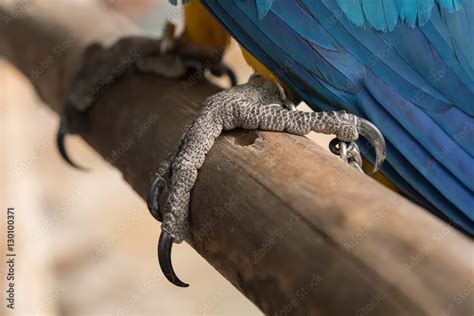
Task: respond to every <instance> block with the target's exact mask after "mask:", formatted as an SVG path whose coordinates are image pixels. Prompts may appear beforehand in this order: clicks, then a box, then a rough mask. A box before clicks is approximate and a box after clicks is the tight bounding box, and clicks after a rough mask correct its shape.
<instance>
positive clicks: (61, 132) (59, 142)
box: [56, 124, 87, 171]
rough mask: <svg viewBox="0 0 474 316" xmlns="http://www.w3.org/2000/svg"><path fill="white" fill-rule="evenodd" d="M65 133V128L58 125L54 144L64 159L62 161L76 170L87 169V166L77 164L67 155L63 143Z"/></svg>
mask: <svg viewBox="0 0 474 316" xmlns="http://www.w3.org/2000/svg"><path fill="white" fill-rule="evenodd" d="M61 125H63V124H61ZM66 135H67V133H66V132H65V129H64V128H63V127H61V126H60V127H59V129H58V132H57V134H56V145H57V147H58V150H59V154H60V155H61V157H62V158H63V159H64V161H66V162H67V163H68V165H70V166H71V167H73V168H75V169H78V170H82V171H87V168H84V167H81V166H79V165H78V164H76V163H75V162H74V161H72V160H71V158H69V155H68V154H67V151H66V146H65V143H64V139H65V138H66Z"/></svg>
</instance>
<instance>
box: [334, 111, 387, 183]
mask: <svg viewBox="0 0 474 316" xmlns="http://www.w3.org/2000/svg"><path fill="white" fill-rule="evenodd" d="M357 132H358V134H359V136H363V137H364V138H365V139H366V140H367V141H368V142H369V144H370V145H371V146H372V148H373V149H374V151H375V164H374V166H373V168H372V170H371V171H370V172H369V174H374V173H376V172H377V171H378V170H379V169H380V167H381V166H382V164H383V162H384V160H385V157H386V145H385V139H384V137H383V135H382V133H381V132H380V131H379V129H378V128H377V127H376V126H375V125H374V124H372V123H371V122H369V121H368V120H366V119H363V118H357ZM329 149H330V151H331V152H332V153H333V154H335V155H338V156H339V157H340V158H341V159H342V160H343V161H345V162H347V163H348V164H350V165H351V166H353V167H354V168H356V169H357V170H359V171H361V172H363V170H362V157H361V155H360V151H359V147H358V146H357V144H356V143H355V142H354V141H352V142H345V141H342V140H340V139H338V138H334V139H333V140H332V141H331V142H330V143H329Z"/></svg>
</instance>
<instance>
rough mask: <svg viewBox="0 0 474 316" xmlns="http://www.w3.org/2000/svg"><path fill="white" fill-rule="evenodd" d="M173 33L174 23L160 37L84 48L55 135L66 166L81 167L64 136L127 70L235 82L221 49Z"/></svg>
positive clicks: (79, 126)
mask: <svg viewBox="0 0 474 316" xmlns="http://www.w3.org/2000/svg"><path fill="white" fill-rule="evenodd" d="M174 32H175V27H174V25H173V24H171V23H168V24H166V27H165V31H164V35H163V38H162V39H161V40H158V39H153V38H148V37H140V36H132V37H125V38H122V39H120V40H119V41H117V42H116V43H115V44H113V45H112V46H110V47H108V48H104V47H103V46H101V45H99V44H93V45H91V46H90V47H89V48H88V49H87V51H86V53H85V55H84V66H83V68H82V69H81V70H80V72H79V73H78V75H77V76H76V79H75V81H74V83H73V88H72V91H71V92H70V94H69V96H68V99H67V100H66V103H65V106H64V108H63V112H62V114H61V117H60V126H59V129H58V132H57V135H56V142H57V147H58V150H59V152H60V154H61V156H62V157H63V159H64V160H65V161H66V162H67V163H68V164H69V165H71V166H73V167H75V168H79V169H83V168H82V167H80V166H79V165H77V164H76V163H75V162H73V161H72V160H71V159H70V157H69V155H68V154H67V151H66V147H65V137H66V135H67V134H77V133H81V132H84V131H85V130H86V129H87V124H86V122H87V120H86V117H87V112H88V110H89V109H90V108H91V107H92V106H93V104H94V102H95V101H96V100H97V99H98V98H99V97H100V96H101V95H102V94H103V93H104V91H105V90H106V89H107V88H108V87H110V86H111V85H113V84H114V83H115V82H116V81H117V80H119V79H120V78H121V77H122V76H123V75H124V74H125V73H127V72H129V71H133V70H137V71H138V72H141V73H151V74H155V75H159V76H163V77H166V78H181V77H184V76H186V75H189V74H191V73H194V72H204V71H206V70H208V71H210V72H211V74H213V75H215V76H228V78H229V81H230V84H231V85H235V84H236V77H235V75H234V73H233V71H232V70H231V69H230V68H228V67H227V66H226V65H224V64H223V63H222V62H221V58H222V53H223V50H219V49H214V50H211V49H207V48H205V47H200V46H197V45H194V44H192V43H189V42H187V41H186V40H184V39H182V38H175V34H174Z"/></svg>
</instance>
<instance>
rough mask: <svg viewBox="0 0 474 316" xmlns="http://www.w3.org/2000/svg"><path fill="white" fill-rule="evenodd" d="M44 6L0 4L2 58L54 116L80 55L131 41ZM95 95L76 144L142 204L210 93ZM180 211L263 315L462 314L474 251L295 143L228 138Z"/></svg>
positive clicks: (260, 136) (124, 30)
mask: <svg viewBox="0 0 474 316" xmlns="http://www.w3.org/2000/svg"><path fill="white" fill-rule="evenodd" d="M45 2H46V3H43V4H28V5H25V7H24V8H22V9H18V8H17V9H16V10H13V11H12V10H7V7H6V5H4V4H0V17H2V16H3V17H5V16H7V17H10V18H11V19H9V20H8V23H7V22H5V19H4V20H3V21H0V54H2V55H3V56H6V57H7V58H8V59H9V60H10V61H11V62H12V63H13V64H14V65H15V66H16V67H18V69H20V70H21V71H22V72H23V73H24V74H25V75H26V76H28V77H29V78H30V80H31V82H32V84H33V85H34V86H35V88H36V90H37V91H38V93H39V95H40V96H41V97H42V99H43V100H44V101H45V102H46V103H47V104H49V105H50V106H51V108H52V109H53V110H55V111H59V110H60V109H61V107H62V102H63V101H64V100H65V96H66V95H67V93H68V91H69V90H70V88H71V82H72V79H73V78H74V75H75V74H76V72H77V70H78V69H80V67H81V65H82V58H83V57H82V56H83V53H84V51H85V49H86V48H87V46H89V45H90V44H91V43H92V42H93V41H99V42H101V43H105V44H108V43H111V42H113V41H115V40H116V39H117V38H119V37H121V36H124V35H130V34H139V32H138V30H137V29H136V28H135V27H134V26H133V25H131V24H130V23H128V22H127V21H125V20H124V19H123V18H121V17H120V16H118V15H114V14H113V13H110V12H108V11H106V10H102V9H100V8H99V9H97V8H89V9H87V8H85V7H84V6H77V5H75V4H74V2H71V3H68V2H64V1H62V2H57V3H56V2H54V1H45ZM12 12H14V14H13V13H12ZM58 45H59V46H58ZM57 47H62V48H60V49H59V50H58V49H57ZM55 48H56V49H55ZM105 88H106V91H105V93H104V94H103V95H102V96H101V97H100V98H99V99H98V100H97V102H96V104H95V107H94V108H93V109H92V111H91V112H90V115H89V118H88V127H89V129H88V132H87V133H85V134H84V135H82V136H83V137H84V138H85V139H86V141H87V142H88V143H89V144H90V145H91V146H93V147H94V148H95V150H97V152H99V153H100V154H101V155H102V156H103V157H104V159H107V160H108V161H109V162H110V163H111V164H113V165H114V166H115V167H116V168H118V169H119V170H120V171H121V172H122V173H123V176H124V178H125V180H126V181H127V182H128V183H130V185H131V186H132V187H133V188H134V190H136V191H137V192H138V193H139V194H140V195H141V196H142V197H145V195H146V190H147V186H148V182H149V179H150V178H151V176H152V174H153V172H154V171H155V169H156V168H157V166H158V165H159V163H160V162H161V161H162V159H163V158H164V157H165V155H166V153H167V152H168V151H169V150H170V149H171V148H172V147H173V146H174V145H175V143H176V142H177V140H178V138H179V136H180V134H181V132H182V131H183V128H184V125H185V124H186V123H187V122H188V121H190V120H191V119H193V118H195V117H196V116H197V114H198V113H199V110H200V102H201V101H202V100H203V99H204V98H205V97H207V96H209V95H211V94H213V93H215V92H217V91H218V88H217V87H216V86H214V85H212V84H210V83H209V82H207V81H205V80H197V79H196V78H187V79H185V80H184V81H176V80H165V79H161V78H158V77H156V76H151V75H143V74H137V73H126V74H124V76H123V78H121V79H120V80H118V81H117V82H115V83H114V84H112V85H110V86H109V87H105ZM144 211H145V210H144ZM190 211H191V227H190V228H191V234H190V238H189V240H188V242H190V243H191V245H192V246H193V247H194V248H195V249H196V250H197V251H198V252H199V253H200V254H201V255H202V256H203V257H204V258H206V260H208V262H209V263H210V264H212V265H213V266H214V267H215V268H216V269H217V270H218V271H219V272H220V273H222V274H223V275H224V276H225V277H226V278H227V279H228V280H229V281H230V282H232V284H234V285H235V286H236V287H237V288H239V289H240V290H241V291H242V293H243V294H244V295H246V296H247V297H248V298H249V299H251V300H252V301H253V302H254V303H255V304H256V305H257V306H259V307H260V309H261V310H262V311H264V312H265V313H269V314H281V315H283V314H292V313H303V314H317V313H320V314H332V315H336V314H337V315H339V314H344V315H345V314H354V313H359V314H361V315H362V314H367V313H369V312H372V313H376V314H383V315H388V314H408V315H418V314H439V313H442V312H443V311H446V310H448V311H455V313H456V314H460V315H461V314H464V315H467V314H470V313H472V305H471V304H472V303H471V302H472V301H473V298H472V292H473V291H472V289H473V287H474V286H473V281H472V275H473V267H472V253H473V246H472V243H471V241H470V240H468V239H467V238H466V237H464V236H463V235H461V234H459V233H458V232H456V231H454V230H453V229H451V228H450V227H448V226H447V225H446V224H444V223H443V222H441V221H440V220H438V219H437V218H435V217H434V216H432V215H431V214H429V213H428V212H426V211H424V210H422V209H420V208H419V207H417V206H415V205H414V204H412V203H411V202H409V201H407V200H406V199H404V198H403V197H401V196H399V195H397V194H396V193H394V192H391V191H389V190H388V189H386V188H384V187H382V186H380V185H379V184H377V183H376V182H375V181H373V180H372V179H370V178H368V177H366V176H363V175H361V174H359V173H357V172H356V171H355V170H353V169H352V168H351V167H349V166H347V165H345V164H343V163H342V162H340V161H339V160H338V159H337V158H336V157H334V156H332V155H331V154H329V153H328V152H327V151H325V150H323V149H321V148H320V147H318V146H317V145H316V144H314V143H312V142H311V141H309V140H308V139H306V138H304V137H297V136H292V135H287V134H282V133H271V132H261V131H247V132H243V131H233V132H228V133H225V134H224V135H223V136H221V137H219V139H218V140H217V142H216V144H215V145H214V147H213V149H212V150H211V152H210V153H209V154H208V156H207V159H206V162H205V164H204V166H203V168H202V169H201V170H200V173H199V177H198V181H197V184H196V186H195V188H194V189H193V192H192V199H191V210H190ZM150 220H152V218H151V217H150ZM469 254H470V255H469ZM152 264H155V262H153V263H152ZM193 286H199V284H193ZM466 293H467V294H466ZM459 297H461V298H462V299H460V300H459V299H456V298H459Z"/></svg>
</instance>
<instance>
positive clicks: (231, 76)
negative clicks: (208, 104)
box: [225, 66, 237, 87]
mask: <svg viewBox="0 0 474 316" xmlns="http://www.w3.org/2000/svg"><path fill="white" fill-rule="evenodd" d="M225 68H226V69H225V74H226V75H227V77H229V81H230V86H231V87H235V86H236V85H237V77H236V76H235V73H234V71H233V70H232V69H230V68H229V67H227V66H225Z"/></svg>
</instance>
